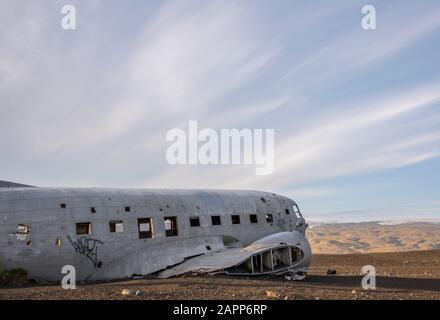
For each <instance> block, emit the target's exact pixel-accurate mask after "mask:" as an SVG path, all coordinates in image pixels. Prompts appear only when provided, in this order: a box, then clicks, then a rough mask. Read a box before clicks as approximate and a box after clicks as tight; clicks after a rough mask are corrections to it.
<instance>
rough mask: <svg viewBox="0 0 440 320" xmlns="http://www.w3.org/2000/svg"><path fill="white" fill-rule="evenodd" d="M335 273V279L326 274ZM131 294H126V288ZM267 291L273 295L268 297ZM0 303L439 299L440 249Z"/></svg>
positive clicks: (55, 289) (11, 294) (45, 293)
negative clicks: (368, 271)
mask: <svg viewBox="0 0 440 320" xmlns="http://www.w3.org/2000/svg"><path fill="white" fill-rule="evenodd" d="M364 265H372V266H374V267H375V268H376V274H377V278H376V285H377V288H376V290H368V291H366V290H363V289H362V288H361V279H362V275H361V274H360V273H361V268H362V266H364ZM328 269H335V270H336V275H327V270H328ZM124 289H128V290H129V294H128V295H123V294H122V290H124ZM268 291H269V293H268ZM0 299H439V300H440V250H432V251H413V252H399V253H370V254H347V255H323V254H320V255H314V257H313V262H312V266H311V268H310V272H309V275H308V277H307V279H306V280H305V281H301V282H294V281H286V280H285V279H284V278H283V277H267V278H252V277H231V276H224V275H222V276H182V277H178V278H171V279H139V280H123V281H113V282H101V283H91V284H85V285H78V286H77V289H76V290H63V289H62V288H61V286H60V285H59V284H46V285H42V284H36V283H34V284H32V283H30V284H26V285H24V286H19V287H4V286H3V287H0Z"/></svg>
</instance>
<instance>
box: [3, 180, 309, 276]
mask: <svg viewBox="0 0 440 320" xmlns="http://www.w3.org/2000/svg"><path fill="white" fill-rule="evenodd" d="M306 227H307V224H306V223H305V221H304V219H303V218H302V215H301V213H300V211H299V209H298V206H297V204H296V203H295V202H294V201H293V200H291V199H289V198H286V197H283V196H280V195H277V194H274V193H268V192H259V191H227V190H172V189H169V190H161V189H99V188H28V187H12V188H0V268H4V269H11V268H22V269H24V270H26V271H27V272H28V275H29V277H30V278H35V279H44V280H53V281H58V280H60V279H62V277H63V276H64V275H63V274H62V273H61V270H62V268H63V267H64V266H66V265H71V266H74V267H75V269H76V277H77V279H78V280H109V279H121V278H126V277H132V276H136V275H139V276H142V275H149V274H153V273H155V274H157V275H158V276H160V277H170V276H174V275H178V274H182V273H186V272H223V273H226V274H231V275H233V274H237V275H242V274H245V275H261V274H283V273H294V274H295V275H299V276H300V277H301V276H304V275H305V274H306V273H307V269H308V267H309V264H310V261H311V250H310V246H309V243H308V241H307V239H306V238H305V229H306Z"/></svg>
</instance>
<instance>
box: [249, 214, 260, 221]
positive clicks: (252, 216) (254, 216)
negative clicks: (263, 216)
mask: <svg viewBox="0 0 440 320" xmlns="http://www.w3.org/2000/svg"><path fill="white" fill-rule="evenodd" d="M249 220H250V221H251V223H258V217H257V215H256V214H250V215H249Z"/></svg>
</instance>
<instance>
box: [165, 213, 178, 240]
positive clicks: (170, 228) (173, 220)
mask: <svg viewBox="0 0 440 320" xmlns="http://www.w3.org/2000/svg"><path fill="white" fill-rule="evenodd" d="M163 221H164V223H165V235H166V236H167V237H175V236H177V217H165V218H163Z"/></svg>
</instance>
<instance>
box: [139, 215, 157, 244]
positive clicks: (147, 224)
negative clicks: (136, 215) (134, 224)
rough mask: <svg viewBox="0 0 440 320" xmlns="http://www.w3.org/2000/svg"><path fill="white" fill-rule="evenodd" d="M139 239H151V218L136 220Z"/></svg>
mask: <svg viewBox="0 0 440 320" xmlns="http://www.w3.org/2000/svg"><path fill="white" fill-rule="evenodd" d="M138 232H139V239H148V238H153V223H152V221H151V218H140V219H138Z"/></svg>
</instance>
